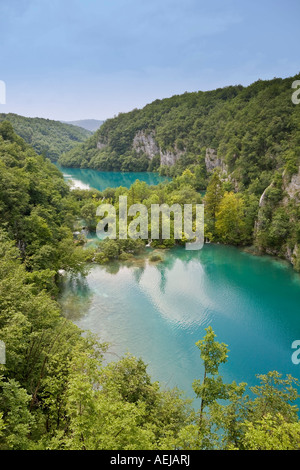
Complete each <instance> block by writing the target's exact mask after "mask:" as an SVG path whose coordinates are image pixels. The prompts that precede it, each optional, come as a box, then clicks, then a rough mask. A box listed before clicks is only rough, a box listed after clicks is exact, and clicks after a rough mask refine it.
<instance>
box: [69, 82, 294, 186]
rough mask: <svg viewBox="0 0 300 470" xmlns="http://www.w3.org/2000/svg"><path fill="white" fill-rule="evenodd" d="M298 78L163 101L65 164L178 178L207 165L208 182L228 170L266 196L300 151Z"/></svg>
mask: <svg viewBox="0 0 300 470" xmlns="http://www.w3.org/2000/svg"><path fill="white" fill-rule="evenodd" d="M297 78H298V79H299V75H297V76H295V77H291V78H287V79H280V78H278V79H273V80H270V81H262V80H259V81H257V82H255V83H253V84H252V85H250V86H248V87H246V88H244V87H242V86H231V87H226V88H222V89H217V90H214V91H208V92H201V91H199V92H194V93H185V94H183V95H177V96H173V97H171V98H166V99H163V100H156V101H154V102H153V103H151V104H148V105H147V106H145V107H144V108H143V109H135V110H133V111H131V112H129V113H121V114H119V115H118V116H117V117H116V118H113V119H108V120H107V121H105V123H104V124H103V125H102V126H101V127H100V128H99V129H98V131H97V132H96V133H95V134H94V135H93V136H92V137H91V138H89V139H88V140H87V141H86V142H85V143H83V144H81V145H79V146H77V147H75V148H74V149H73V150H71V151H70V152H67V153H65V154H64V155H63V156H62V157H61V158H60V163H61V164H63V165H65V166H73V167H89V168H94V169H99V170H104V171H105V170H122V171H141V170H150V171H151V170H153V169H157V168H158V167H160V171H162V172H164V173H167V174H170V175H171V176H173V175H176V174H180V173H181V172H182V170H183V169H185V168H187V167H190V168H191V167H195V166H200V167H202V172H201V171H200V168H198V170H197V171H198V173H199V175H200V174H201V177H202V178H203V179H204V180H205V179H206V174H205V171H203V170H207V171H210V170H211V169H213V168H214V167H216V166H220V167H221V168H222V169H223V170H226V171H227V172H228V173H229V174H231V175H232V177H233V178H234V179H235V180H236V181H237V183H238V184H239V185H243V186H245V187H248V186H249V185H250V184H251V183H253V182H254V181H255V180H256V178H258V182H257V184H259V185H261V188H262V191H263V190H264V189H265V187H266V182H268V181H270V177H271V175H272V174H273V172H274V170H275V169H278V168H280V167H282V166H283V165H284V164H285V156H286V153H287V152H288V151H289V150H292V151H293V150H294V148H295V146H296V145H298V143H297V142H298V140H299V123H300V110H299V107H297V106H295V105H294V104H293V103H292V100H291V96H292V91H293V90H292V88H291V85H292V82H293V81H294V80H296V79H297ZM297 139H298V140H297ZM203 185H204V186H205V181H204V182H203Z"/></svg>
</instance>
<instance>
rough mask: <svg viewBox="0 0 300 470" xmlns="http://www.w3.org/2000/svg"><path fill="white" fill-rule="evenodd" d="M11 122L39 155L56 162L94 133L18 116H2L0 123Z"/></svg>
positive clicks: (10, 114) (54, 122) (65, 124)
mask: <svg viewBox="0 0 300 470" xmlns="http://www.w3.org/2000/svg"><path fill="white" fill-rule="evenodd" d="M3 121H9V122H10V123H11V124H12V126H13V128H14V130H15V132H16V133H17V134H18V135H19V136H20V137H22V138H23V139H24V140H25V142H27V143H28V144H30V145H31V146H32V147H33V148H34V150H35V151H36V152H37V153H38V154H40V155H41V154H43V155H44V156H45V157H47V158H50V160H51V161H53V162H55V161H56V160H58V158H59V157H60V155H61V154H62V153H63V152H66V151H68V150H71V149H72V148H73V147H74V146H76V145H78V144H79V143H80V142H83V141H84V140H85V139H87V138H88V137H89V136H91V135H92V132H90V131H88V130H86V129H83V128H81V127H77V126H74V125H70V124H67V123H62V122H60V121H53V120H51V119H43V118H28V117H24V116H19V115H18V114H12V113H9V114H3V113H2V114H0V122H3Z"/></svg>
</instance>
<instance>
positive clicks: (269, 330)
mask: <svg viewBox="0 0 300 470" xmlns="http://www.w3.org/2000/svg"><path fill="white" fill-rule="evenodd" d="M163 256H164V262H163V263H159V264H154V263H150V262H148V261H147V260H143V259H141V260H140V261H139V262H137V263H136V264H131V265H130V264H128V263H123V264H118V263H115V264H112V265H110V266H108V267H104V266H94V267H92V269H91V271H90V274H89V275H88V276H87V278H86V280H82V281H81V282H79V283H76V282H75V283H74V282H71V281H66V283H65V285H64V289H63V292H62V297H61V302H62V305H63V309H64V312H65V315H66V316H67V317H69V318H70V319H72V320H73V321H74V322H75V323H76V324H77V325H78V326H79V327H81V328H83V329H85V330H91V331H92V332H94V333H97V334H99V337H100V340H103V341H109V342H110V343H111V347H110V353H109V356H108V359H109V360H110V359H115V358H117V357H119V356H120V355H122V354H124V353H126V352H127V351H129V352H131V353H132V354H134V355H136V356H138V357H142V358H143V359H144V361H145V362H146V363H147V364H149V367H148V371H149V372H150V374H151V375H152V377H153V379H155V380H159V381H160V382H161V384H162V386H164V385H165V386H168V387H170V386H171V387H172V386H178V387H179V388H180V389H182V390H184V391H185V392H186V393H187V394H188V395H189V396H191V397H193V396H194V395H193V391H192V386H191V385H192V382H193V380H194V379H196V378H201V377H202V375H203V367H202V363H201V360H200V357H199V350H198V349H197V347H196V346H195V342H196V341H198V340H199V339H202V337H203V336H204V335H205V328H206V327H208V326H209V325H211V326H212V328H213V329H214V331H215V333H216V334H217V339H218V340H219V341H222V342H225V343H226V344H228V346H229V349H230V352H229V360H228V363H226V364H225V365H223V366H221V368H220V372H221V373H222V375H223V376H224V379H225V380H226V381H232V380H236V381H237V382H241V381H246V382H247V383H248V384H249V385H253V384H255V383H257V380H256V378H255V374H258V373H259V374H265V373H267V372H268V371H270V370H277V371H279V372H281V373H282V374H284V375H285V374H287V373H290V374H292V375H293V376H294V377H297V378H299V379H300V365H299V366H296V365H294V364H293V363H292V361H291V355H292V352H293V350H292V349H291V344H292V342H293V341H294V340H296V339H300V321H299V316H300V309H299V305H300V276H299V275H298V274H296V273H295V272H294V271H293V270H292V268H291V267H290V266H289V265H288V264H287V263H285V262H278V261H276V260H273V259H272V258H269V257H254V256H252V255H250V254H248V253H245V252H242V251H240V250H238V249H236V248H232V247H225V246H220V245H205V246H204V248H203V249H202V250H200V251H198V252H195V251H186V250H185V249H184V248H175V249H172V250H168V251H165V252H164V253H163Z"/></svg>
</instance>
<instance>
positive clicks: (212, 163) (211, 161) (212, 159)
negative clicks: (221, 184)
mask: <svg viewBox="0 0 300 470" xmlns="http://www.w3.org/2000/svg"><path fill="white" fill-rule="evenodd" d="M205 165H206V169H207V171H208V172H209V173H211V172H212V171H213V170H214V169H215V168H221V170H222V171H224V172H226V173H227V168H226V165H225V163H224V162H223V160H222V159H221V158H219V157H218V155H217V152H216V150H215V149H212V148H207V149H206V153H205Z"/></svg>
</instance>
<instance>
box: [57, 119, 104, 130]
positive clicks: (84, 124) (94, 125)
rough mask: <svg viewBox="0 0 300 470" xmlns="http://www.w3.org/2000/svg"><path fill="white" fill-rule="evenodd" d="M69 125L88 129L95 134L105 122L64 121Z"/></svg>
mask: <svg viewBox="0 0 300 470" xmlns="http://www.w3.org/2000/svg"><path fill="white" fill-rule="evenodd" d="M62 122H65V123H67V124H72V125H73V126H79V127H82V128H83V129H86V130H88V131H91V132H95V131H96V130H97V129H99V127H100V126H101V125H102V124H103V123H104V121H99V120H97V119H81V120H79V121H62Z"/></svg>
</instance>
